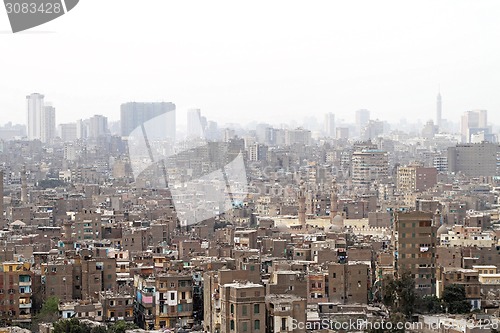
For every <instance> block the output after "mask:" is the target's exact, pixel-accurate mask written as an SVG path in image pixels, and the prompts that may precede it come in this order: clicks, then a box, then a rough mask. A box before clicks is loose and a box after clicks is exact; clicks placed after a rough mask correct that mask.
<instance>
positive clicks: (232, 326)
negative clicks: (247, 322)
mask: <svg viewBox="0 0 500 333" xmlns="http://www.w3.org/2000/svg"><path fill="white" fill-rule="evenodd" d="M231 331H234V320H231Z"/></svg>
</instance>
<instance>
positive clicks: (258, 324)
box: [253, 319, 260, 330]
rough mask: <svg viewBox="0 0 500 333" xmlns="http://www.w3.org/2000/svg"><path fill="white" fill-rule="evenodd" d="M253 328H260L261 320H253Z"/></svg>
mask: <svg viewBox="0 0 500 333" xmlns="http://www.w3.org/2000/svg"><path fill="white" fill-rule="evenodd" d="M253 329H254V330H260V320H258V319H257V320H256V321H254V322H253Z"/></svg>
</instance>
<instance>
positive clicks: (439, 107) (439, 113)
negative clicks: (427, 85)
mask: <svg viewBox="0 0 500 333" xmlns="http://www.w3.org/2000/svg"><path fill="white" fill-rule="evenodd" d="M441 104H442V102H441V92H439V93H438V95H437V101H436V125H437V127H438V129H439V130H441V126H442V125H443V124H442V121H443V117H442V116H443V115H442V105H441Z"/></svg>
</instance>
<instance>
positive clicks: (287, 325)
mask: <svg viewBox="0 0 500 333" xmlns="http://www.w3.org/2000/svg"><path fill="white" fill-rule="evenodd" d="M306 308H307V301H306V299H304V298H300V297H297V296H294V295H267V296H266V313H267V318H266V333H275V332H276V333H305V332H306V329H305V325H294V323H295V324H297V323H306V322H307V317H306ZM294 326H297V327H294Z"/></svg>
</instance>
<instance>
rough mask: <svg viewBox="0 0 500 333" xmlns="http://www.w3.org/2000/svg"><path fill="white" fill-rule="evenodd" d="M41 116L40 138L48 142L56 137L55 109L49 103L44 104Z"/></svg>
mask: <svg viewBox="0 0 500 333" xmlns="http://www.w3.org/2000/svg"><path fill="white" fill-rule="evenodd" d="M41 118H42V121H41V130H40V132H41V140H42V142H43V143H48V142H50V141H51V140H53V139H54V138H55V137H56V109H55V108H54V107H53V106H51V105H46V106H44V107H43V110H42V117H41Z"/></svg>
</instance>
